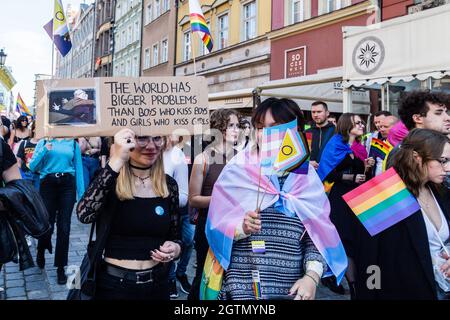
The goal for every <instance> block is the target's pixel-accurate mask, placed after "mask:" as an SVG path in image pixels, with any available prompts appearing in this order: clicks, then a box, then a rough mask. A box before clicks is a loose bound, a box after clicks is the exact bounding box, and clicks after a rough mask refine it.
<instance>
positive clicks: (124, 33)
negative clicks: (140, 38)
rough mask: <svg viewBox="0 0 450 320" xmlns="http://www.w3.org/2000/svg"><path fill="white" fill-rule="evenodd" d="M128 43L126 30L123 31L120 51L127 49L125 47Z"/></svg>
mask: <svg viewBox="0 0 450 320" xmlns="http://www.w3.org/2000/svg"><path fill="white" fill-rule="evenodd" d="M126 42H127V32H126V31H125V30H122V41H121V43H120V46H119V48H120V49H122V48H125V47H126V45H125V43H126Z"/></svg>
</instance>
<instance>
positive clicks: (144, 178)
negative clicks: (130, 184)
mask: <svg viewBox="0 0 450 320" xmlns="http://www.w3.org/2000/svg"><path fill="white" fill-rule="evenodd" d="M131 174H132V175H133V176H135V177H136V178H138V179H139V180H141V182H142V185H143V186H145V180H147V179H150V175H148V176H146V177H139V176H137V175H135V174H134V172H131Z"/></svg>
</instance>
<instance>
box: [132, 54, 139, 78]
mask: <svg viewBox="0 0 450 320" xmlns="http://www.w3.org/2000/svg"><path fill="white" fill-rule="evenodd" d="M132 76H133V77H138V76H139V64H138V57H137V56H134V57H133V73H132Z"/></svg>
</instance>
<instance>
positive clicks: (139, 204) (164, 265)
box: [77, 129, 182, 300]
mask: <svg viewBox="0 0 450 320" xmlns="http://www.w3.org/2000/svg"><path fill="white" fill-rule="evenodd" d="M162 143H163V140H162V137H148V136H144V137H142V136H139V137H138V136H136V135H135V134H134V132H133V131H132V130H129V129H123V130H121V131H119V132H118V133H117V134H116V135H115V136H114V145H113V146H112V149H113V150H112V153H113V156H112V157H111V159H110V161H109V164H108V165H107V166H106V167H105V168H104V169H103V170H102V171H101V172H100V173H99V175H98V176H97V178H96V179H95V180H94V181H93V182H92V183H91V184H90V186H89V188H88V189H87V191H86V192H85V194H84V196H83V198H82V199H81V201H80V202H79V204H78V206H77V213H78V218H79V219H80V221H81V222H83V223H92V222H94V221H96V222H97V240H96V245H95V248H94V249H93V250H92V256H91V257H90V258H91V261H92V263H93V265H94V268H95V271H96V290H95V295H94V299H100V300H103V299H107V300H116V299H118V300H168V299H169V290H168V262H170V261H172V260H174V259H176V258H177V257H178V256H179V255H180V252H181V244H182V243H181V241H180V227H179V219H180V216H179V212H178V206H179V204H178V187H177V184H176V182H175V180H173V179H172V178H171V177H170V176H168V175H165V174H164V167H163V158H162V152H161V149H162ZM131 150H133V151H131ZM102 255H103V258H102Z"/></svg>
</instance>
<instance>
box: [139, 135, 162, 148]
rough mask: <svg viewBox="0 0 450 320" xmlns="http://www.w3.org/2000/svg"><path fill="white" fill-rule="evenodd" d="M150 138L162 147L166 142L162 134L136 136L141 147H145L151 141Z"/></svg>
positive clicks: (156, 145) (157, 145)
mask: <svg viewBox="0 0 450 320" xmlns="http://www.w3.org/2000/svg"><path fill="white" fill-rule="evenodd" d="M150 140H151V141H152V142H153V144H154V145H155V147H157V148H159V147H161V146H162V145H163V142H164V141H163V138H162V137H160V136H157V137H150V136H145V137H136V144H137V145H138V146H139V147H141V148H145V147H146V146H147V145H148V144H149V143H150Z"/></svg>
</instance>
